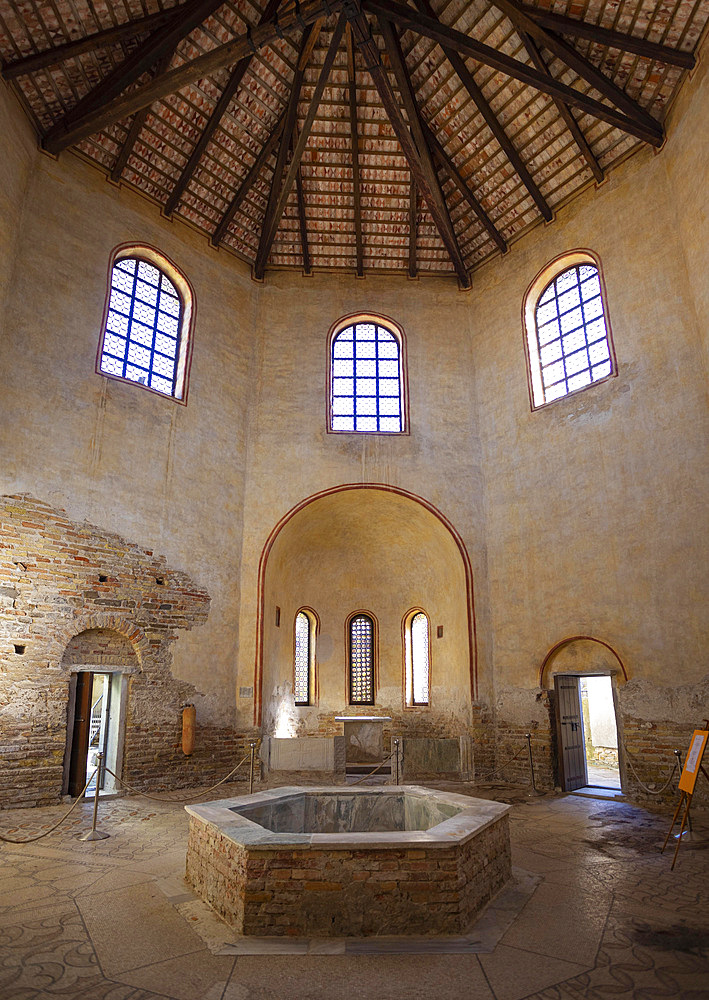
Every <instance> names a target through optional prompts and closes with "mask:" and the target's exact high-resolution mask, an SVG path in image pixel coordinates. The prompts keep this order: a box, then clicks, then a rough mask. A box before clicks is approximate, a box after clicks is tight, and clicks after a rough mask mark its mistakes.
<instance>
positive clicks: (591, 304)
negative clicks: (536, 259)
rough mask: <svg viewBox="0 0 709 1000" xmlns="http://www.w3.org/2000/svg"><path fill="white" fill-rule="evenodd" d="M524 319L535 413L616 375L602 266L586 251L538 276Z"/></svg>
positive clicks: (569, 256)
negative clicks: (558, 400) (555, 401)
mask: <svg viewBox="0 0 709 1000" xmlns="http://www.w3.org/2000/svg"><path fill="white" fill-rule="evenodd" d="M524 320H525V326H526V343H527V359H528V363H529V381H530V391H531V397H532V408H533V409H536V408H538V407H540V406H544V405H546V404H547V403H551V402H552V401H553V400H555V399H560V398H561V397H562V396H568V395H570V394H571V393H574V392H578V391H579V390H580V389H585V388H586V387H587V386H589V385H592V384H593V383H594V382H600V381H603V380H604V379H607V378H609V377H610V376H612V375H615V374H616V364H615V357H614V353H613V344H612V340H611V332H610V323H609V321H608V309H607V306H606V302H605V290H604V287H603V280H602V275H601V271H600V263H599V262H598V261H597V259H596V258H595V257H594V256H593V255H592V254H591V253H590V252H589V251H584V250H574V251H572V252H571V253H568V254H564V255H563V256H562V257H559V258H558V259H557V260H555V261H552V262H551V264H548V265H547V266H546V267H545V268H544V269H543V270H542V271H540V273H539V274H538V275H537V277H536V278H535V279H534V281H533V282H532V285H531V286H530V288H529V290H528V292H527V295H526V298H525V307H524Z"/></svg>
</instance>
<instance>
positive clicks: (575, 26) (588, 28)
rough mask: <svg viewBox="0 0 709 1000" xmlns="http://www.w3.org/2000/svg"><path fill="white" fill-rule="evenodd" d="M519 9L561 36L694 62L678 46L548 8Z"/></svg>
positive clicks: (672, 61) (687, 65)
mask: <svg viewBox="0 0 709 1000" xmlns="http://www.w3.org/2000/svg"><path fill="white" fill-rule="evenodd" d="M522 10H523V11H524V13H525V14H527V15H528V17H531V18H532V20H534V21H536V22H537V24H540V25H541V26H542V27H543V28H548V29H549V30H550V31H560V32H561V34H562V35H571V36H572V37H575V38H587V39H588V40H589V41H591V42H598V44H599V45H608V46H609V47H610V48H613V49H620V50H621V51H622V52H634V53H635V54H636V55H638V56H644V57H645V59H656V60H657V61H658V62H663V63H666V64H667V65H668V66H680V67H681V68H682V69H694V66H695V64H696V59H695V58H694V56H693V55H692V53H691V52H685V51H683V50H682V49H673V48H671V47H670V46H669V45H660V44H658V43H657V42H649V41H647V39H645V38H638V37H637V36H635V35H626V34H624V33H623V32H622V31H613V30H612V29H611V28H603V27H602V26H601V25H600V24H588V22H586V21H579V20H578V19H577V18H575V17H566V16H565V15H563V14H555V13H554V12H553V11H550V10H541V9H540V8H538V7H524V6H523V7H522Z"/></svg>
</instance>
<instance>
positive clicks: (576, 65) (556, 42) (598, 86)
mask: <svg viewBox="0 0 709 1000" xmlns="http://www.w3.org/2000/svg"><path fill="white" fill-rule="evenodd" d="M492 3H493V4H494V5H495V6H496V7H497V8H498V9H499V10H501V11H502V12H503V13H504V14H506V15H507V17H509V19H510V21H512V23H513V24H514V26H515V27H516V28H517V29H518V30H521V31H526V32H527V34H529V35H531V36H532V38H534V40H535V41H536V42H538V43H539V44H540V45H543V46H544V47H545V48H546V49H548V50H549V52H551V53H553V54H554V55H555V56H556V57H557V58H558V59H561V60H562V62H565V63H566V65H567V66H569V67H570V68H571V69H573V70H574V72H575V73H578V75H579V76H580V77H581V79H582V80H585V81H586V83H588V84H589V85H590V86H591V87H593V88H594V89H595V90H597V91H598V93H599V94H602V95H603V96H604V97H605V98H607V100H609V101H611V103H613V104H615V106H616V107H617V108H619V109H620V110H621V111H624V112H625V114H626V115H628V116H629V117H630V118H632V119H634V120H635V121H637V122H641V123H643V124H645V125H652V124H653V123H654V122H655V119H654V118H653V117H652V115H651V114H649V112H647V111H646V110H645V108H642V107H641V106H640V105H639V104H638V102H637V101H634V100H633V98H632V97H629V96H628V95H627V94H626V93H625V91H624V90H621V89H620V87H618V86H616V84H615V83H613V81H612V80H609V79H608V77H607V76H604V75H603V73H601V71H600V70H599V69H597V68H596V67H595V66H594V65H593V63H592V62H590V61H589V60H588V59H587V58H586V57H585V56H582V55H581V53H580V52H579V51H578V49H575V48H574V47H573V45H569V43H568V42H565V41H564V40H563V39H562V38H559V37H558V35H554V34H550V33H549V32H548V31H547V30H546V28H544V27H543V26H542V25H541V24H539V23H538V22H537V21H535V20H534V19H533V18H531V17H530V16H529V15H528V14H526V13H525V12H524V9H523V8H522V6H521V5H520V4H518V3H517V2H516V0H492Z"/></svg>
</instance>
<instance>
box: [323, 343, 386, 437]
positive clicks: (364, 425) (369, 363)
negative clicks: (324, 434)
mask: <svg viewBox="0 0 709 1000" xmlns="http://www.w3.org/2000/svg"><path fill="white" fill-rule="evenodd" d="M400 353H401V352H400V345H399V341H398V340H397V338H396V337H395V336H394V334H393V333H391V332H390V331H389V330H387V329H386V327H384V326H381V325H380V324H379V323H353V324H352V326H348V327H346V328H345V329H344V330H341V331H340V333H338V334H337V336H336V337H335V338H334V340H333V342H332V357H331V398H330V412H331V423H330V428H331V430H333V431H360V432H372V431H375V432H379V433H387V434H399V433H401V431H402V430H403V411H402V401H401V364H400Z"/></svg>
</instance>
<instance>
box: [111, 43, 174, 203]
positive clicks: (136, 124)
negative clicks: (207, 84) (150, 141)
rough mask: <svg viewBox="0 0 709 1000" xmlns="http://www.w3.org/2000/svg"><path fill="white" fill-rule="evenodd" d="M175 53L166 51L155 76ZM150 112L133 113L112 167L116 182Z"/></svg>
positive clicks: (164, 67)
mask: <svg viewBox="0 0 709 1000" xmlns="http://www.w3.org/2000/svg"><path fill="white" fill-rule="evenodd" d="M173 54H174V50H171V51H170V52H166V53H165V55H164V56H163V57H162V58H161V59H160V60H159V62H158V63H157V64H156V66H155V69H154V71H153V75H154V76H159V75H160V73H164V72H165V70H166V69H167V67H168V66H169V65H170V60H171V59H172V56H173ZM149 114H150V108H149V107H148V108H141V109H140V111H136V113H135V114H134V115H133V121H132V122H131V123H130V128H129V129H128V135H127V136H126V137H125V140H124V142H123V145H122V146H121V148H120V151H119V153H118V156H117V157H116V162H115V163H114V164H113V167H112V169H111V180H112V181H113V182H114V183H116V184H117V183H118V181H119V180H120V179H121V176H122V174H123V171H124V170H125V168H126V164H127V163H128V159H129V157H130V154H131V153H132V152H133V147H134V146H135V144H136V142H137V141H138V136H139V135H140V133H141V131H142V129H143V126H144V125H145V119H146V118H147V117H148V115H149Z"/></svg>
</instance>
